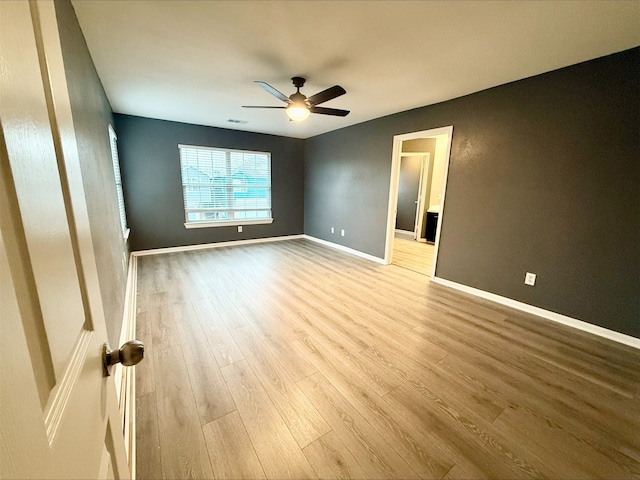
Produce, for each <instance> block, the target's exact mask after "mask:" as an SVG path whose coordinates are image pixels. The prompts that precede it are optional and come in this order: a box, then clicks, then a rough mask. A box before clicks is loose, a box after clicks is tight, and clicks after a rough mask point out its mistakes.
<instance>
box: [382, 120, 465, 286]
mask: <svg viewBox="0 0 640 480" xmlns="http://www.w3.org/2000/svg"><path fill="white" fill-rule="evenodd" d="M452 135H453V126H448V127H442V128H436V129H431V130H424V131H420V132H414V133H408V134H404V135H396V136H395V137H394V139H393V157H392V165H391V179H390V187H389V193H390V194H389V209H388V216H387V237H386V248H385V263H386V264H389V263H393V264H395V265H398V266H401V267H403V268H408V269H410V270H413V271H416V272H418V273H421V274H423V275H427V276H430V277H433V276H434V275H435V272H436V269H437V255H438V247H439V243H440V228H441V225H442V217H443V214H444V200H445V190H446V183H447V173H448V169H449V155H450V151H451V138H452ZM418 170H419V173H416V172H418ZM411 214H413V220H414V222H413V224H411V223H410V221H409V218H410V217H411Z"/></svg>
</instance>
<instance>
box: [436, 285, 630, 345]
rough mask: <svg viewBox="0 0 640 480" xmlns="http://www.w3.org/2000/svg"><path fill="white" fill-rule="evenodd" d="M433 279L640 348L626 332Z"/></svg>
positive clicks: (450, 286)
mask: <svg viewBox="0 0 640 480" xmlns="http://www.w3.org/2000/svg"><path fill="white" fill-rule="evenodd" d="M431 280H432V281H433V282H434V283H437V284H440V285H443V286H445V287H449V288H453V289H455V290H459V291H461V292H465V293H468V294H471V295H474V296H476V297H480V298H484V299H485V300H490V301H492V302H495V303H499V304H500V305H505V306H507V307H511V308H514V309H516V310H520V311H522V312H527V313H531V314H533V315H537V316H538V317H542V318H545V319H547V320H551V321H552V322H557V323H561V324H563V325H567V326H569V327H573V328H576V329H578V330H582V331H583V332H588V333H592V334H594V335H598V336H599V337H604V338H607V339H609V340H613V341H614V342H618V343H622V344H624V345H627V346H629V347H633V348H638V349H640V339H639V338H635V337H632V336H630V335H625V334H624V333H620V332H615V331H613V330H609V329H607V328H603V327H599V326H598V325H593V324H591V323H587V322H584V321H582V320H578V319H576V318H572V317H567V316H566V315H561V314H559V313H556V312H551V311H549V310H545V309H543V308H540V307H534V306H533V305H529V304H527V303H522V302H519V301H517V300H513V299H511V298H507V297H502V296H500V295H496V294H495V293H490V292H486V291H484V290H480V289H477V288H473V287H469V286H467V285H463V284H461V283H456V282H452V281H451V280H445V279H444V278H440V277H433V278H432V279H431Z"/></svg>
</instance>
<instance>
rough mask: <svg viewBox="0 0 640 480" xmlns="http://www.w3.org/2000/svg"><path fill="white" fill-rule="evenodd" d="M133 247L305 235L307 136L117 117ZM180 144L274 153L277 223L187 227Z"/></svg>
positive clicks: (273, 186)
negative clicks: (281, 135)
mask: <svg viewBox="0 0 640 480" xmlns="http://www.w3.org/2000/svg"><path fill="white" fill-rule="evenodd" d="M115 119H116V131H117V133H118V146H119V152H120V162H121V168H122V182H123V187H124V195H125V202H126V204H127V218H128V221H129V226H130V227H131V248H132V249H133V250H146V249H151V248H161V247H175V246H182V245H195V244H202V243H210V242H222V241H228V240H243V239H250V238H263V237H275V236H280V235H295V234H301V233H303V215H304V159H303V155H304V146H303V140H299V139H294V138H286V137H278V136H274V135H264V134H258V133H249V132H242V131H238V130H228V129H223V128H214V127H205V126H199V125H189V124H186V123H177V122H169V121H164V120H153V119H149V118H142V117H134V116H129V115H118V114H116V115H115ZM178 144H185V145H198V146H207V147H221V148H235V149H242V150H256V151H264V152H271V194H272V200H271V203H272V213H273V219H274V220H273V223H272V224H267V225H244V226H243V232H242V233H238V231H237V227H235V226H232V227H211V228H196V229H186V228H185V227H184V204H183V200H182V182H181V179H180V158H179V153H178Z"/></svg>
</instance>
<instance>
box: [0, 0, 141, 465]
mask: <svg viewBox="0 0 640 480" xmlns="http://www.w3.org/2000/svg"><path fill="white" fill-rule="evenodd" d="M54 9H55V6H54V5H53V3H51V2H40V1H38V2H24V1H6V0H3V1H0V62H1V63H0V109H1V110H0V124H1V127H2V130H1V133H2V135H0V140H1V144H0V158H1V172H0V208H1V217H0V282H1V285H0V287H1V288H0V315H1V321H0V477H1V478H98V477H106V478H127V477H128V476H129V471H128V467H127V461H126V455H125V449H124V441H123V435H122V423H121V420H120V415H119V412H118V405H117V399H116V393H115V388H114V382H113V380H112V377H104V376H103V373H102V345H103V343H104V342H105V341H106V339H107V333H106V328H105V323H104V316H103V310H102V302H101V297H100V291H99V285H98V279H97V272H96V263H95V257H94V252H93V246H92V242H91V232H90V230H89V222H88V216H87V208H86V203H85V198H84V190H83V187H82V179H81V177H80V167H79V162H78V152H77V145H76V138H75V133H74V129H73V121H72V118H71V109H70V105H69V96H68V92H67V86H66V80H65V75H64V68H63V63H62V54H61V50H60V41H59V34H58V29H57V24H56V18H55V10H54Z"/></svg>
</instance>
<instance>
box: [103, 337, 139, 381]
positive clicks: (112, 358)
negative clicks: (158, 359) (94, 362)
mask: <svg viewBox="0 0 640 480" xmlns="http://www.w3.org/2000/svg"><path fill="white" fill-rule="evenodd" d="M143 358H144V343H142V342H141V341H140V340H129V341H128V342H126V343H125V344H123V345H122V347H120V349H119V350H111V347H110V346H109V342H105V344H104V346H103V347H102V367H103V369H104V376H105V377H108V376H109V375H111V373H110V372H109V369H110V368H111V366H112V365H115V364H116V363H122V365H124V366H125V367H131V366H133V365H137V364H138V363H140V361H141V360H142V359H143Z"/></svg>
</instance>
